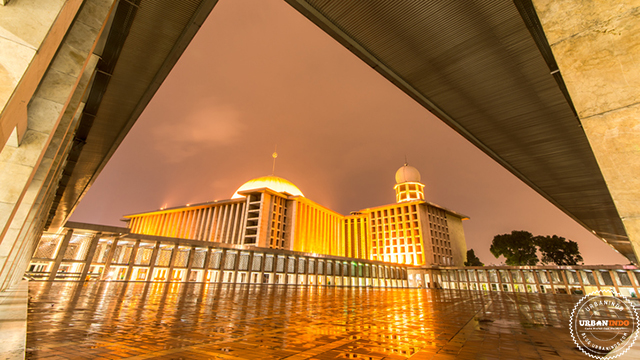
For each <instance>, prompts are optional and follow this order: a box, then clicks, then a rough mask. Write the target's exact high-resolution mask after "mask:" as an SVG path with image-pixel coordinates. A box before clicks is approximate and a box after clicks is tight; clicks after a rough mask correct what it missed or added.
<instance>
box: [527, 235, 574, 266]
mask: <svg viewBox="0 0 640 360" xmlns="http://www.w3.org/2000/svg"><path fill="white" fill-rule="evenodd" d="M535 242H536V245H538V248H539V249H540V253H541V254H542V262H543V263H545V264H556V265H577V264H578V262H582V261H583V260H582V256H581V255H580V251H579V250H578V243H576V242H575V241H571V240H567V239H565V238H563V237H561V236H557V235H553V236H536V238H535Z"/></svg>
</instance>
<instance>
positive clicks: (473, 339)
mask: <svg viewBox="0 0 640 360" xmlns="http://www.w3.org/2000/svg"><path fill="white" fill-rule="evenodd" d="M578 299H579V297H572V296H569V295H549V294H510V293H485V294H482V293H478V292H473V291H464V290H425V289H372V288H331V287H296V286H286V285H282V286H274V285H212V284H195V283H187V284H183V283H169V284H160V283H116V282H90V283H85V284H79V283H66V282H56V283H50V282H49V283H48V282H32V283H31V284H30V305H29V323H28V334H27V347H28V350H27V358H31V359H37V358H48V359H57V358H59V359H73V358H83V359H86V358H103V359H120V358H133V359H137V358H139V359H150V358H156V359H160V358H162V359H181V358H182V359H207V358H209V359H216V358H218V359H283V358H287V359H371V360H377V359H407V358H410V357H411V358H412V359H432V358H433V359H449V358H451V359H453V358H462V359H465V358H467V359H477V358H480V359H494V358H496V359H497V358H504V359H515V358H523V359H548V358H554V357H555V358H564V359H567V358H576V359H578V358H580V359H584V355H583V354H582V353H581V352H579V351H578V350H575V346H574V345H573V342H572V340H571V337H570V335H569V330H568V324H569V317H570V312H571V309H572V308H573V305H574V304H575V303H576V302H577V301H578Z"/></svg>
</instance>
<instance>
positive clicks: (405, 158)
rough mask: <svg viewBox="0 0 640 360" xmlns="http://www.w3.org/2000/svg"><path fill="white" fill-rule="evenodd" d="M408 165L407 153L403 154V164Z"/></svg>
mask: <svg viewBox="0 0 640 360" xmlns="http://www.w3.org/2000/svg"><path fill="white" fill-rule="evenodd" d="M407 165H409V162H408V161H407V154H404V166H407Z"/></svg>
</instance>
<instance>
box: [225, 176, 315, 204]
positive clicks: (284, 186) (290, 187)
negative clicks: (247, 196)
mask: <svg viewBox="0 0 640 360" xmlns="http://www.w3.org/2000/svg"><path fill="white" fill-rule="evenodd" d="M263 188H267V189H270V190H273V191H275V192H279V193H287V194H291V195H294V196H304V194H302V191H300V189H298V187H297V186H295V185H294V184H293V183H292V182H291V181H289V180H287V179H283V178H281V177H278V176H273V175H269V176H263V177H259V178H257V179H252V180H249V181H247V182H246V183H244V184H242V186H240V187H239V188H238V190H236V192H235V193H234V194H233V196H232V197H231V198H232V199H240V198H243V197H244V195H240V194H239V192H240V191H247V190H255V189H263Z"/></svg>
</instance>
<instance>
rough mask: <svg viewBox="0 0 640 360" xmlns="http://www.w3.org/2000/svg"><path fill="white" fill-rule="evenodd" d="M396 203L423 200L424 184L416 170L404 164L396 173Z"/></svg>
mask: <svg viewBox="0 0 640 360" xmlns="http://www.w3.org/2000/svg"><path fill="white" fill-rule="evenodd" d="M394 189H395V190H396V202H399V203H401V202H406V201H415V200H424V184H422V183H421V182H420V172H419V171H418V169H416V168H414V167H413V166H410V165H409V164H407V163H405V164H404V165H403V166H402V167H401V168H400V169H398V171H396V186H394Z"/></svg>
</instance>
